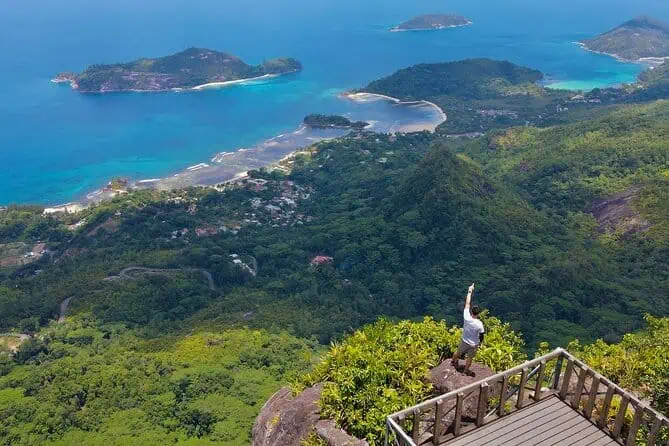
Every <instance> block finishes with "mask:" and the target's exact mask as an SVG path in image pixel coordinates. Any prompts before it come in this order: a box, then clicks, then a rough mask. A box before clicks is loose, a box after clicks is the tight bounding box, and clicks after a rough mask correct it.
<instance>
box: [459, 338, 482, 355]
mask: <svg viewBox="0 0 669 446" xmlns="http://www.w3.org/2000/svg"><path fill="white" fill-rule="evenodd" d="M478 349H479V346H478V345H469V344H467V343H466V342H465V341H460V347H458V356H459V357H461V358H472V359H473V358H474V357H475V356H476V352H477V351H478Z"/></svg>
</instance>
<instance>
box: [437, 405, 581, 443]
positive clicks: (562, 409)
mask: <svg viewBox="0 0 669 446" xmlns="http://www.w3.org/2000/svg"><path fill="white" fill-rule="evenodd" d="M556 410H558V411H559V413H557V414H556V413H555V411H556ZM569 413H574V411H573V410H572V409H571V408H570V407H569V406H567V405H566V404H564V403H563V402H562V401H560V400H559V399H557V398H548V399H546V400H544V401H542V402H540V403H537V404H533V405H531V406H528V407H526V408H524V409H522V410H520V411H518V412H514V413H513V414H511V415H509V416H508V417H506V418H500V419H498V420H495V421H493V422H491V423H489V424H486V425H485V426H483V427H481V428H479V429H476V430H474V431H472V432H470V433H469V434H466V435H463V436H462V437H458V438H457V439H456V440H454V441H452V442H449V443H447V444H448V445H449V446H464V445H471V444H474V443H475V442H478V441H494V439H495V438H499V437H501V436H503V435H505V434H508V433H514V432H519V431H520V432H522V431H524V429H531V428H532V423H533V422H534V421H535V420H539V419H541V418H542V417H548V418H549V419H550V418H551V414H553V416H554V417H555V416H559V415H561V414H569ZM520 414H522V416H519V415H520Z"/></svg>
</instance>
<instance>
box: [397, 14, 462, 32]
mask: <svg viewBox="0 0 669 446" xmlns="http://www.w3.org/2000/svg"><path fill="white" fill-rule="evenodd" d="M472 23H474V22H472V21H471V20H470V19H468V18H467V17H463V16H460V15H455V14H423V15H419V16H416V17H414V18H413V19H411V20H407V21H406V22H404V23H400V24H399V25H397V26H395V27H393V28H390V31H393V32H398V31H428V30H434V29H446V28H457V27H459V26H468V25H471V24H472Z"/></svg>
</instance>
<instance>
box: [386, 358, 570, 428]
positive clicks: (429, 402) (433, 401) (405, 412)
mask: <svg viewBox="0 0 669 446" xmlns="http://www.w3.org/2000/svg"><path fill="white" fill-rule="evenodd" d="M563 354H568V353H567V351H566V350H565V349H563V348H557V349H555V350H554V351H552V352H551V353H549V354H547V355H544V356H542V357H540V358H536V359H533V360H531V361H528V362H525V363H523V364H520V365H517V366H516V367H513V368H511V369H509V370H506V371H504V372H500V373H497V374H496V375H493V376H491V377H489V378H486V379H482V380H480V381H477V382H475V383H472V384H469V385H467V386H465V387H462V388H460V389H456V390H453V391H451V392H448V393H446V394H444V395H440V396H436V397H434V398H431V399H429V400H427V401H423V402H422V403H420V404H418V405H416V406H413V407H411V408H409V409H403V410H400V411H398V412H395V413H393V414H391V415H390V416H389V417H390V418H393V419H396V418H397V417H399V416H401V415H404V416H407V415H409V414H410V413H412V412H413V410H414V409H426V408H429V407H430V406H433V405H434V404H436V403H437V401H440V400H446V399H451V398H455V397H456V396H457V394H458V393H460V392H468V391H470V390H474V389H476V388H477V387H478V386H480V385H481V384H483V383H489V382H493V381H496V380H501V379H502V378H504V376H512V375H516V374H518V373H520V372H521V371H522V370H523V369H524V368H529V367H535V366H536V365H538V364H539V363H541V361H542V360H546V361H549V360H551V359H554V358H557V357H558V356H560V355H563Z"/></svg>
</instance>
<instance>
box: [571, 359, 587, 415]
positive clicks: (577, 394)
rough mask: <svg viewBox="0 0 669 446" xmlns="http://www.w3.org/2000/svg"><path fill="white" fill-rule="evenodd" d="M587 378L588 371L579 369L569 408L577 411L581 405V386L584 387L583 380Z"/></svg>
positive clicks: (582, 368)
mask: <svg viewBox="0 0 669 446" xmlns="http://www.w3.org/2000/svg"><path fill="white" fill-rule="evenodd" d="M587 377H588V370H587V369H586V368H584V367H581V370H580V372H579V374H578V381H577V382H576V389H574V394H573V395H572V397H571V407H573V408H574V409H577V410H578V406H579V405H580V404H581V396H582V394H583V386H584V385H585V378H587Z"/></svg>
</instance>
